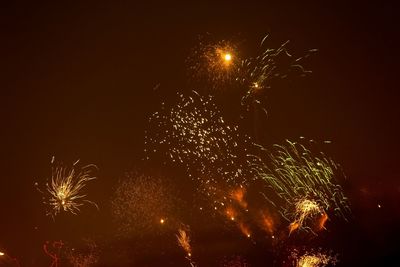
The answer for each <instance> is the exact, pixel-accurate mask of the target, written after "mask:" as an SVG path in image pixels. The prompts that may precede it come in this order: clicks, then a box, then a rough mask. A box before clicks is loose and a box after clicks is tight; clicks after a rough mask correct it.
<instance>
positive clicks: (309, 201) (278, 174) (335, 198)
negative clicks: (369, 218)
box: [250, 141, 350, 231]
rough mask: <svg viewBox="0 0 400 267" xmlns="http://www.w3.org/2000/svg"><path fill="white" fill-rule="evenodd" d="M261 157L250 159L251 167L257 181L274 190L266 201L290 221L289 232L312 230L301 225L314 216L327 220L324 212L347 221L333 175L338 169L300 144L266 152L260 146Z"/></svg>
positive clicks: (344, 202)
mask: <svg viewBox="0 0 400 267" xmlns="http://www.w3.org/2000/svg"><path fill="white" fill-rule="evenodd" d="M258 147H259V148H260V151H261V152H262V154H264V155H263V156H254V155H252V156H250V158H251V160H250V165H251V166H252V168H253V170H254V171H255V172H256V175H257V177H258V178H259V179H261V180H263V181H265V183H266V184H267V186H268V187H269V188H271V189H272V190H273V193H274V194H273V196H274V197H275V199H274V198H272V197H271V196H270V195H267V194H264V196H265V198H266V199H267V200H268V201H269V202H270V203H271V204H272V205H273V206H274V207H275V208H276V209H278V211H279V212H280V213H281V215H282V216H283V218H285V219H286V220H288V221H290V222H292V223H291V225H290V229H291V231H293V230H295V229H297V228H299V229H306V230H307V229H308V230H312V229H311V228H310V227H309V226H307V225H304V222H305V221H306V220H307V219H308V218H310V217H313V216H315V215H320V217H321V218H322V219H324V218H325V220H326V217H325V216H326V213H330V212H332V213H333V214H334V215H336V216H339V217H341V218H344V219H346V218H347V216H348V214H349V212H350V209H349V204H348V200H347V198H346V197H345V196H344V193H343V190H342V187H341V186H340V185H339V184H338V183H337V180H336V178H335V175H341V174H342V173H341V169H340V166H339V165H337V164H336V163H335V162H334V161H333V160H332V159H329V158H327V157H326V156H325V155H324V154H322V153H319V154H313V153H312V152H311V151H310V150H308V149H307V148H306V147H305V146H303V145H302V144H301V143H297V142H291V141H287V142H286V144H285V145H275V146H274V149H273V150H272V151H271V152H269V151H267V150H266V149H265V148H264V147H262V146H259V145H258Z"/></svg>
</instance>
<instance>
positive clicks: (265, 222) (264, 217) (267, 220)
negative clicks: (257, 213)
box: [261, 212, 275, 235]
mask: <svg viewBox="0 0 400 267" xmlns="http://www.w3.org/2000/svg"><path fill="white" fill-rule="evenodd" d="M261 226H262V228H263V229H264V230H265V231H267V232H268V233H269V234H271V235H272V234H273V233H274V231H275V223H274V220H273V218H272V216H271V215H269V214H268V213H266V212H262V213H261Z"/></svg>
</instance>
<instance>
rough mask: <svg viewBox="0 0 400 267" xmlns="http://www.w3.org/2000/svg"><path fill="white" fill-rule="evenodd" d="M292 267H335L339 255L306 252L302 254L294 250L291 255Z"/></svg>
mask: <svg viewBox="0 0 400 267" xmlns="http://www.w3.org/2000/svg"><path fill="white" fill-rule="evenodd" d="M290 258H291V261H292V264H293V265H292V266H295V267H324V266H327V265H328V264H329V265H332V266H335V265H336V263H337V262H338V259H337V255H335V256H332V253H325V252H322V251H321V249H319V250H318V251H314V250H311V251H306V252H303V253H300V252H299V251H298V250H296V249H295V250H293V251H292V253H291V255H290Z"/></svg>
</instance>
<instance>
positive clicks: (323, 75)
mask: <svg viewBox="0 0 400 267" xmlns="http://www.w3.org/2000/svg"><path fill="white" fill-rule="evenodd" d="M6 2H7V1H6ZM55 2H56V3H39V2H37V1H34V2H31V3H27V4H23V3H22V2H19V3H2V4H1V5H0V12H1V13H0V29H1V30H0V33H1V39H0V40H1V41H0V51H1V71H0V73H1V74H0V82H1V84H0V86H1V87H0V88H1V98H0V99H1V105H0V112H1V124H2V127H1V133H0V137H1V148H0V151H1V152H0V155H1V161H0V164H1V174H0V179H1V186H0V203H1V210H2V211H1V217H0V251H5V252H7V253H8V254H9V255H12V256H13V257H16V258H18V260H19V261H20V262H21V266H23V267H24V266H36V267H37V266H50V265H51V260H50V258H48V257H47V256H46V255H45V254H44V252H43V250H42V245H43V244H44V243H45V241H46V240H49V241H53V240H60V239H61V240H63V241H64V242H65V243H68V244H73V245H75V244H76V246H79V244H80V243H79V242H80V241H81V240H82V238H88V237H90V238H93V239H95V240H96V242H97V243H98V245H99V246H100V247H101V252H100V260H99V263H98V265H95V266H190V265H189V263H188V262H187V261H186V260H185V255H184V253H183V252H182V251H181V250H180V249H179V248H178V247H177V245H176V240H175V236H174V232H173V231H171V232H168V231H167V232H166V233H164V234H160V235H157V236H156V237H154V236H152V237H147V238H146V237H145V238H144V239H143V237H141V238H142V239H140V241H137V240H139V239H137V240H136V239H135V237H132V238H125V239H123V240H121V239H119V238H117V237H115V236H114V234H113V233H114V230H115V229H114V228H115V225H114V224H113V222H112V220H111V219H110V214H109V213H110V211H109V210H110V199H111V198H112V194H113V190H114V188H115V187H116V185H117V183H118V180H119V179H121V178H123V177H124V174H125V173H126V172H130V171H136V172H140V171H141V170H143V169H151V170H152V171H153V172H156V173H162V174H163V175H164V176H168V175H169V176H171V175H172V176H173V178H171V177H170V178H168V179H167V183H171V184H174V185H175V187H176V188H178V191H180V192H181V193H180V194H181V197H182V199H184V202H185V203H184V204H182V206H183V207H182V211H181V213H182V214H184V216H186V217H187V221H188V222H189V224H191V231H192V232H193V239H194V241H193V242H194V243H193V250H194V251H196V250H197V251H198V252H197V255H196V256H194V260H195V261H196V262H197V263H198V266H219V265H218V264H219V263H218V262H219V261H220V259H221V258H223V257H224V256H229V255H234V254H238V255H242V256H243V257H245V258H246V259H247V260H248V262H249V263H250V266H283V265H282V263H281V262H282V261H281V258H282V257H284V256H282V255H284V254H285V251H286V250H288V249H289V248H290V246H295V245H296V246H298V244H304V245H308V246H313V247H319V246H321V247H324V248H327V249H332V250H333V251H335V252H337V253H338V254H339V260H340V262H339V263H338V264H337V266H397V264H399V259H398V255H400V250H399V245H398V240H399V237H400V235H399V233H398V225H399V223H400V208H399V207H400V206H399V204H400V182H399V181H400V180H399V172H398V166H399V164H398V161H399V156H398V151H399V149H400V146H399V142H398V137H399V134H400V132H399V126H398V124H399V112H398V96H397V95H398V92H397V91H398V83H397V77H398V70H399V69H398V60H397V58H398V55H397V54H398V51H397V50H398V47H399V46H398V45H399V44H398V43H397V40H396V39H397V37H398V35H399V29H398V28H399V27H398V25H399V23H398V21H397V19H396V18H395V17H396V15H397V14H396V8H395V6H394V4H389V2H388V3H383V2H382V3H375V4H370V3H367V2H366V1H364V2H362V3H360V4H356V3H352V4H349V3H348V1H328V2H326V1H324V3H322V2H321V1H302V2H296V3H287V2H286V1H214V2H215V3H214V2H210V3H206V2H204V1H199V2H198V3H194V2H193V3H192V2H191V1H183V2H182V3H179V2H177V3H175V2H165V3H157V2H154V3H151V2H150V1H149V2H148V3H147V4H146V5H144V4H138V3H134V2H135V1H108V3H105V1H104V2H103V3H99V1H93V2H89V1H79V3H78V2H75V3H70V2H68V3H60V2H59V1H55ZM217 2H218V3H217ZM283 2H284V3H283ZM266 34H269V36H270V38H269V42H270V44H271V46H273V47H277V46H279V44H281V43H282V42H283V41H286V40H290V43H289V47H290V50H291V51H292V52H293V53H294V54H297V55H301V54H302V53H303V52H304V51H306V50H308V49H312V48H316V49H318V52H317V53H315V54H313V55H312V56H311V57H310V58H309V59H307V61H306V63H305V65H306V66H307V69H310V70H312V71H313V72H312V74H310V75H307V76H306V77H304V78H298V77H295V78H293V79H289V80H288V81H285V82H284V83H283V85H281V86H280V87H277V89H276V90H273V89H271V93H268V94H267V102H266V109H267V110H268V119H267V120H265V121H264V122H263V123H262V125H261V126H260V132H262V136H261V137H260V139H261V141H262V142H263V143H264V144H266V145H268V144H273V143H282V142H284V140H285V139H296V138H298V137H300V136H305V137H307V138H310V139H314V140H331V141H332V144H331V145H330V146H329V151H328V152H329V155H330V156H331V157H332V158H333V159H334V160H335V161H337V162H339V163H340V165H341V166H342V168H343V170H344V172H345V173H346V177H347V179H346V180H345V181H344V182H343V183H342V186H343V190H344V192H345V194H346V195H347V196H348V197H349V200H350V206H351V209H352V215H351V216H350V218H349V222H343V221H340V220H337V221H336V220H332V221H331V222H330V223H329V225H328V227H327V228H328V230H327V231H326V232H325V233H323V234H322V236H321V238H315V237H313V238H309V237H304V238H303V237H301V236H299V237H297V240H296V241H293V242H292V241H290V240H289V241H287V244H286V245H285V244H284V245H282V246H280V248H279V253H278V254H279V255H278V256H277V253H275V252H276V250H277V249H276V248H275V249H271V245H270V244H269V243H268V242H267V241H260V240H261V238H260V240H258V241H257V242H258V243H257V244H253V243H252V242H250V241H249V240H247V239H246V238H243V237H242V236H241V235H240V233H239V234H238V233H237V232H235V230H224V227H221V225H220V223H219V219H218V218H217V219H209V220H207V219H205V218H204V217H203V216H202V215H201V214H200V213H198V212H196V211H191V212H185V210H186V209H188V207H190V206H191V205H192V202H193V197H194V196H193V194H192V193H191V191H190V190H191V189H192V188H191V186H192V185H191V183H190V179H189V178H188V177H186V176H185V175H183V174H182V173H178V174H175V173H171V170H168V171H166V170H164V169H163V168H162V166H161V165H157V164H155V163H154V162H153V163H148V162H144V161H143V160H142V159H143V158H144V152H143V151H144V149H145V143H144V139H145V130H146V129H147V127H148V126H147V124H148V118H149V117H150V116H151V114H152V113H153V112H155V111H157V110H159V107H160V103H161V102H163V101H169V100H171V101H172V99H174V97H175V96H176V93H177V92H184V93H190V91H191V90H200V88H197V87H198V86H196V83H195V82H193V81H191V78H190V77H189V76H188V73H187V64H188V61H187V58H188V56H189V55H190V53H191V51H192V49H193V48H194V47H196V45H197V44H198V40H199V36H205V35H209V36H212V38H213V39H214V40H231V41H236V42H238V43H240V47H241V48H242V49H243V51H247V52H249V53H251V51H252V49H254V47H256V46H257V44H258V43H259V42H260V40H261V39H262V38H263V37H264V36H265V35H266ZM216 97H217V98H218V97H219V98H220V99H223V102H224V105H225V107H226V108H225V113H226V114H225V115H226V116H227V117H229V116H230V115H231V116H232V117H233V115H232V114H234V112H231V113H230V112H229V110H234V109H235V106H237V107H238V108H240V102H235V101H237V99H236V98H235V97H233V96H232V95H231V94H230V92H229V91H227V90H225V91H224V90H220V91H219V92H217V93H216ZM53 156H55V158H56V159H57V160H60V161H62V162H64V163H66V164H71V163H73V162H75V161H76V160H77V159H80V161H81V162H83V163H86V164H89V163H93V164H96V165H97V166H98V168H99V170H98V172H97V173H96V176H97V177H98V179H97V180H95V181H93V182H91V183H90V185H88V187H87V194H88V196H90V199H91V200H93V201H95V202H96V203H97V204H98V205H99V208H100V209H99V211H98V210H96V209H95V208H94V207H93V206H90V205H89V206H84V207H83V208H82V211H81V213H80V214H79V215H77V216H74V215H71V214H65V213H62V214H60V215H59V216H58V217H57V218H56V220H55V221H53V220H52V219H51V217H48V216H46V214H45V208H44V207H43V205H42V201H41V195H40V193H39V192H38V191H37V190H36V189H35V186H34V184H35V182H38V183H41V184H43V183H44V182H45V181H46V177H48V176H49V174H50V168H51V166H50V161H51V158H52V157H53ZM378 205H379V207H378ZM193 209H196V210H197V209H198V208H197V207H193ZM189 210H190V208H189ZM210 221H211V222H210ZM205 222H209V223H205ZM171 236H172V237H171ZM143 240H144V241H143ZM132 251H134V252H132ZM113 253H114V254H118V255H122V256H114V255H113ZM194 253H196V252H194ZM129 255H132V256H131V257H130V256H129ZM396 263H397V264H396ZM391 264H392V265H391ZM3 265H4V266H15V265H12V264H10V263H9V265H7V263H5V262H1V261H0V266H3ZM60 266H68V265H67V264H63V263H61V264H60Z"/></svg>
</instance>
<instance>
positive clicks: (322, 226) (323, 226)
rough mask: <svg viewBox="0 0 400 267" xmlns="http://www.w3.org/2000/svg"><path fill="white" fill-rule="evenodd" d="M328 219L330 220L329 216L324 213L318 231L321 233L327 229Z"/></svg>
mask: <svg viewBox="0 0 400 267" xmlns="http://www.w3.org/2000/svg"><path fill="white" fill-rule="evenodd" d="M328 219H329V217H328V215H327V214H326V213H323V214H322V216H321V218H320V219H319V222H318V227H317V229H318V230H319V231H321V230H322V229H325V223H326V221H327V220H328Z"/></svg>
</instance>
